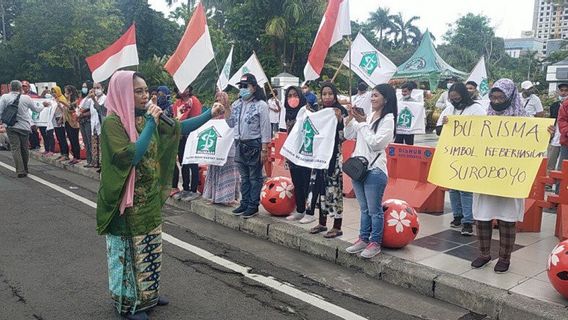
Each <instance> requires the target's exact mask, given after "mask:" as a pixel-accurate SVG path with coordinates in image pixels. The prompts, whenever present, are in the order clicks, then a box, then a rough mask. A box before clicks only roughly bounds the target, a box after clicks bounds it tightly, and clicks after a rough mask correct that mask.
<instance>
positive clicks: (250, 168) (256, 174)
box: [237, 161, 264, 209]
mask: <svg viewBox="0 0 568 320" xmlns="http://www.w3.org/2000/svg"><path fill="white" fill-rule="evenodd" d="M237 165H238V167H239V173H240V174H241V206H242V207H245V208H247V209H257V208H258V205H259V204H260V190H261V189H262V183H263V182H264V177H263V176H262V165H261V164H260V161H259V162H258V164H256V165H249V164H245V163H242V162H238V163H237Z"/></svg>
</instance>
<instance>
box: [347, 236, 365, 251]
mask: <svg viewBox="0 0 568 320" xmlns="http://www.w3.org/2000/svg"><path fill="white" fill-rule="evenodd" d="M367 246H368V243H367V242H365V241H363V240H361V238H359V239H357V241H355V243H354V244H353V245H352V246H350V247H347V248H346V249H345V251H347V252H348V253H359V252H361V251H363V250H365V248H366V247H367Z"/></svg>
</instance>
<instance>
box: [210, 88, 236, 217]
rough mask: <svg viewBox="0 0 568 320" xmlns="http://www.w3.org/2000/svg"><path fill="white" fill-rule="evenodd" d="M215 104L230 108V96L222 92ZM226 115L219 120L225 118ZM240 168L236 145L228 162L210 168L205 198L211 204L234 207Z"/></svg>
mask: <svg viewBox="0 0 568 320" xmlns="http://www.w3.org/2000/svg"><path fill="white" fill-rule="evenodd" d="M215 102H217V103H220V104H222V105H223V107H225V110H227V109H228V108H229V96H228V95H227V93H225V92H223V91H220V92H217V94H216V95H215ZM225 117H227V114H226V113H225V114H224V115H222V116H219V118H225ZM239 193H240V190H239V168H238V167H237V164H236V163H235V145H234V144H233V145H232V146H231V149H230V150H229V155H228V156H227V162H225V164H224V165H222V166H208V168H207V177H206V179H205V187H204V189H203V198H204V199H206V200H207V201H208V202H209V203H210V204H213V203H214V204H222V205H227V206H230V205H233V204H235V203H236V201H237V200H238V198H239Z"/></svg>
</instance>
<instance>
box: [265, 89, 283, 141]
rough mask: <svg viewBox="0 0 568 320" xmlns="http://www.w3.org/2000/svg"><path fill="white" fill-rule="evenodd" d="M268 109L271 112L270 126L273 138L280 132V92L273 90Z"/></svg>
mask: <svg viewBox="0 0 568 320" xmlns="http://www.w3.org/2000/svg"><path fill="white" fill-rule="evenodd" d="M268 109H269V110H270V126H271V127H272V137H274V135H275V134H276V133H277V132H278V121H279V120H280V109H281V108H280V101H278V91H276V90H272V94H270V99H268Z"/></svg>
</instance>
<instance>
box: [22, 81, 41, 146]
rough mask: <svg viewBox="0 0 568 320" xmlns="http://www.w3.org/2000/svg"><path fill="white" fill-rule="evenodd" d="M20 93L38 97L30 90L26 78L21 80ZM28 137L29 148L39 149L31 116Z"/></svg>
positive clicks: (36, 129) (37, 137)
mask: <svg viewBox="0 0 568 320" xmlns="http://www.w3.org/2000/svg"><path fill="white" fill-rule="evenodd" d="M22 94H23V95H26V96H28V97H30V98H39V96H38V95H37V94H36V93H35V92H33V91H32V90H31V86H30V83H29V81H26V80H22ZM29 139H30V149H31V150H39V148H40V147H41V146H40V143H39V132H38V128H37V126H36V124H35V122H34V121H33V118H32V122H31V133H30V138H29Z"/></svg>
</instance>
